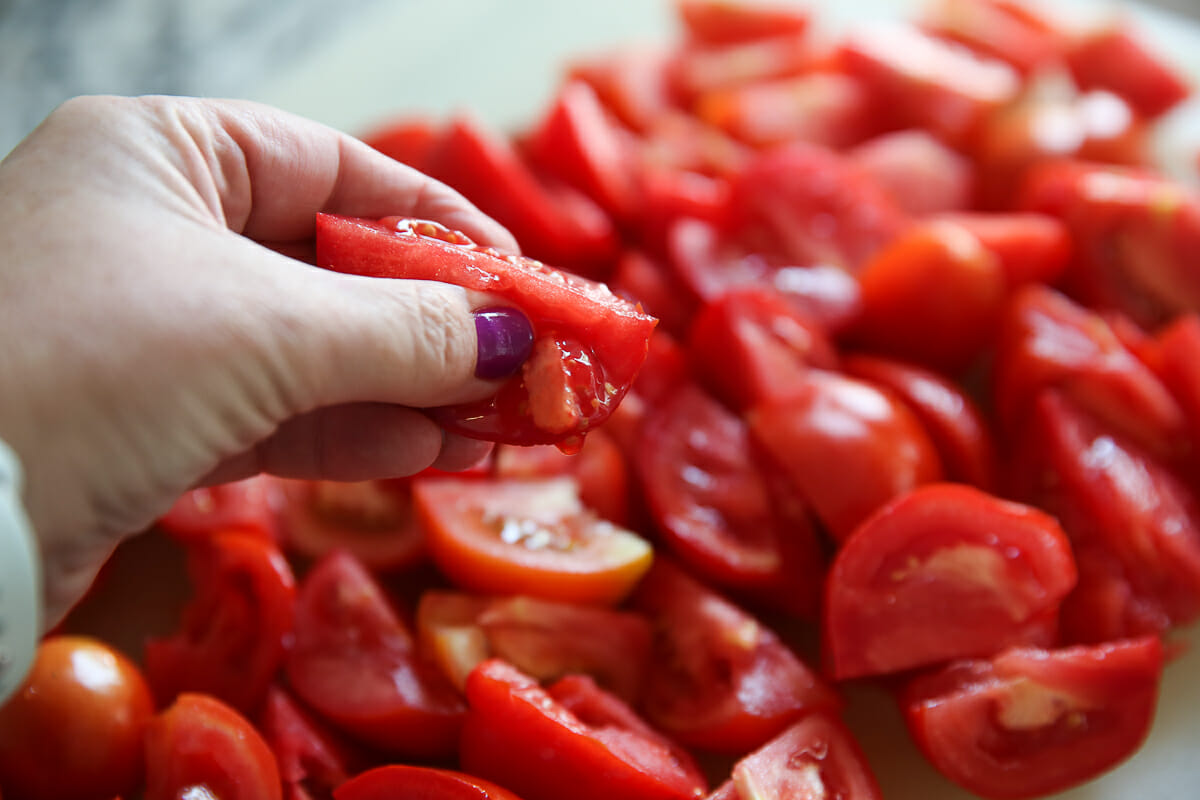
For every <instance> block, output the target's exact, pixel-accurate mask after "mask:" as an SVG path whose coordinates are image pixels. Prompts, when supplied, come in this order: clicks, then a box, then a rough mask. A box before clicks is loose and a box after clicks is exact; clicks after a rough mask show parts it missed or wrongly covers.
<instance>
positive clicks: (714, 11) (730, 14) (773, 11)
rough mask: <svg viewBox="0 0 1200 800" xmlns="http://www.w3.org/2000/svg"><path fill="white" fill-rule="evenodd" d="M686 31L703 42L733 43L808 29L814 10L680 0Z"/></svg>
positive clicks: (719, 0) (678, 9)
mask: <svg viewBox="0 0 1200 800" xmlns="http://www.w3.org/2000/svg"><path fill="white" fill-rule="evenodd" d="M676 13H677V14H678V16H679V20H680V22H682V23H683V26H684V31H685V33H686V34H687V36H688V37H689V38H691V39H692V40H693V41H696V42H701V43H703V44H730V43H733V42H744V41H747V40H753V39H764V38H768V37H771V36H781V35H785V34H795V35H799V34H802V33H804V32H805V31H807V30H808V26H809V21H810V18H811V16H812V15H811V12H810V11H809V10H808V9H807V8H800V7H797V6H790V5H784V4H782V3H769V2H762V0H758V2H749V3H748V2H731V1H730V0H677V2H676Z"/></svg>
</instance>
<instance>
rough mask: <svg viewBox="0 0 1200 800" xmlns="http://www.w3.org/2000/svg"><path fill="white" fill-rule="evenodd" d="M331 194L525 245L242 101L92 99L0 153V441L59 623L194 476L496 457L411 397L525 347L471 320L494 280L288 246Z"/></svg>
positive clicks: (442, 388)
mask: <svg viewBox="0 0 1200 800" xmlns="http://www.w3.org/2000/svg"><path fill="white" fill-rule="evenodd" d="M318 211H329V212H334V213H342V214H350V215H358V216H374V217H382V216H386V215H391V214H397V215H404V216H414V217H422V218H427V219H433V220H437V221H439V222H442V223H443V224H445V225H447V226H448V227H451V228H456V229H459V230H462V231H464V232H465V233H467V234H468V235H469V236H471V237H472V238H474V239H476V240H477V241H479V242H480V243H482V244H488V245H492V246H495V247H498V248H501V249H508V250H515V249H516V243H515V242H514V241H513V239H512V237H511V236H510V235H509V234H508V232H507V231H505V230H504V229H503V228H501V227H500V226H499V225H497V224H496V223H495V222H493V221H492V220H490V219H489V218H487V217H486V216H484V215H483V214H482V213H481V212H479V211H478V210H477V209H475V208H474V207H472V206H471V205H470V204H469V203H467V201H465V200H464V199H463V198H462V197H461V196H459V195H458V194H456V193H455V192H453V191H452V190H450V189H448V188H447V187H445V186H443V185H441V184H439V183H437V182H435V181H433V180H431V179H430V178H427V177H425V176H423V175H421V174H419V173H417V172H415V171H414V170H411V169H409V168H407V167H405V166H403V165H401V164H398V163H396V162H394V161H392V160H391V159H388V158H386V157H385V156H382V155H380V154H379V153H376V152H375V151H373V150H371V149H370V148H368V147H367V146H366V145H364V144H362V143H360V142H357V141H355V140H353V139H351V138H349V137H347V136H344V135H341V134H338V133H337V132H335V131H333V130H331V129H328V128H325V127H322V126H319V125H317V124H315V123H313V122H309V121H306V120H303V119H299V118H296V117H292V116H289V115H286V114H284V113H282V112H278V111H275V110H272V109H270V108H266V107H263V106H258V105H253V104H248V103H235V102H219V101H205V100H193V99H178V98H165V97H150V98H139V99H127V98H79V99H76V100H72V101H70V102H68V103H66V104H65V105H64V106H62V107H61V108H60V109H59V110H57V111H55V112H54V113H53V114H52V115H51V116H50V117H49V118H48V119H47V120H46V121H45V122H44V123H43V124H42V125H41V126H40V127H39V128H38V129H37V130H36V131H35V132H34V133H33V134H31V135H30V137H29V138H28V139H26V141H25V142H23V143H22V144H21V145H20V146H18V147H17V148H16V149H15V150H14V151H13V152H12V153H11V154H10V156H9V157H8V158H7V159H5V160H4V162H3V163H0V253H3V254H4V255H3V260H2V261H0V341H2V342H3V345H2V346H0V439H4V440H6V441H7V442H8V443H9V444H10V445H11V446H12V447H13V448H14V449H15V450H16V452H17V453H18V455H19V456H20V457H21V460H22V463H23V465H24V468H25V478H26V484H25V503H26V507H27V511H28V513H29V516H30V519H31V521H32V523H33V526H34V529H35V531H36V534H37V537H38V540H39V545H40V548H41V552H42V561H43V568H44V580H45V584H44V585H45V587H46V603H47V608H46V618H47V620H48V621H49V622H54V621H55V620H57V619H58V618H59V617H60V616H61V615H62V614H63V613H64V612H65V611H66V610H67V609H68V608H69V606H70V604H72V603H73V602H75V601H76V600H77V599H78V598H79V597H80V596H81V595H82V593H83V592H84V591H85V590H86V588H87V586H88V585H90V583H91V581H92V579H93V578H94V576H95V572H96V570H97V569H98V568H99V566H100V565H101V564H102V563H103V560H104V558H106V557H107V555H108V554H109V552H110V551H111V550H112V548H113V547H114V546H115V545H116V543H117V542H118V541H119V539H120V537H121V536H123V535H125V534H128V533H130V532H133V531H137V530H139V529H141V528H144V527H145V526H146V525H148V524H149V523H150V522H152V521H153V520H154V519H155V518H156V517H157V516H158V515H159V514H161V513H162V512H163V511H165V510H166V509H167V508H168V507H169V505H170V504H171V502H172V501H173V500H174V498H175V497H177V496H178V495H179V494H180V493H181V492H182V491H184V490H185V489H187V488H189V487H192V486H194V485H197V484H201V483H213V482H218V481H223V480H232V479H236V478H240V477H246V476H249V475H251V474H255V473H257V472H260V471H266V472H271V473H274V474H278V475H283V476H290V477H300V478H326V479H333V480H360V479H367V478H372V477H384V476H398V475H405V474H411V473H413V472H416V471H418V470H420V469H422V468H424V467H426V466H429V465H431V464H435V465H437V466H439V467H442V468H447V469H456V468H462V467H465V466H468V465H470V464H471V463H474V462H475V461H477V460H478V459H479V458H481V457H482V456H483V455H485V454H486V452H487V447H488V446H487V445H486V444H483V443H480V442H475V441H472V440H467V439H463V438H460V437H457V436H453V435H450V434H447V433H445V432H444V431H442V430H441V429H440V428H438V427H437V426H436V425H434V424H433V423H432V422H431V421H430V420H429V419H428V418H427V417H426V416H425V415H423V414H422V413H421V412H420V411H418V410H415V409H418V408H421V407H429V406H437V405H444V404H449V403H455V402H461V401H465V400H471V399H477V398H480V397H485V396H487V395H488V394H490V393H491V392H493V391H495V389H496V387H497V384H496V383H495V382H493V381H490V380H483V379H481V378H479V377H476V365H477V361H478V362H479V364H480V366H481V367H483V366H484V365H485V364H486V365H487V366H490V367H492V368H493V369H492V370H491V372H489V371H488V370H484V369H481V372H480V374H487V375H494V373H495V372H496V370H495V369H494V368H495V367H496V365H497V364H499V365H500V367H501V369H500V370H499V371H500V372H505V371H511V370H513V369H515V368H516V367H517V366H518V365H519V363H520V359H521V358H523V355H522V354H521V353H513V352H509V351H504V350H503V348H502V344H503V341H502V340H503V336H500V337H498V338H497V336H495V335H489V332H492V333H499V334H504V333H506V330H504V329H503V325H502V326H501V328H502V329H501V330H499V331H495V329H494V326H492V327H489V325H488V324H486V323H485V324H481V325H480V327H479V333H478V334H477V328H476V320H475V316H474V315H473V313H472V312H473V311H474V310H476V309H479V308H480V307H482V306H484V305H487V303H488V299H487V298H486V297H483V296H478V295H470V294H468V293H467V292H465V291H463V290H462V289H459V288H457V287H452V286H448V285H444V284H439V283H431V282H420V281H388V280H379V279H371V278H361V277H354V276H346V275H340V274H337V273H333V272H329V271H325V270H321V269H317V268H316V267H313V266H310V265H309V264H306V263H304V262H303V261H301V260H297V258H294V257H303V256H304V255H305V254H306V253H311V239H312V236H313V224H314V215H315V213H316V212H318ZM515 319H516V324H517V326H518V327H520V325H521V324H526V325H527V323H525V322H524V318H523V317H521V316H520V315H519V314H516V315H515ZM502 322H503V319H502ZM497 348H500V350H499V351H498V350H497Z"/></svg>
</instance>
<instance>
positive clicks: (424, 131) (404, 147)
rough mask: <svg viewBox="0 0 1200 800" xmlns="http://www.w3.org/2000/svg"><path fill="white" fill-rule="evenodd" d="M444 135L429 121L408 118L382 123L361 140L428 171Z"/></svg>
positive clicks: (386, 154)
mask: <svg viewBox="0 0 1200 800" xmlns="http://www.w3.org/2000/svg"><path fill="white" fill-rule="evenodd" d="M441 134H442V132H441V131H440V130H439V129H438V126H437V125H435V124H434V123H432V122H430V121H429V120H427V119H420V118H418V117H405V118H403V119H396V120H391V121H389V122H386V123H384V124H381V125H379V126H378V127H376V128H375V129H373V130H370V131H368V132H367V133H366V134H365V135H363V136H362V137H361V138H362V140H363V141H364V142H366V143H367V144H369V145H371V147H374V148H375V149H376V150H378V151H379V152H381V153H383V154H384V155H385V156H389V157H391V158H394V159H396V160H397V161H399V162H401V163H402V164H408V165H409V166H410V167H412V168H413V169H416V170H420V171H421V172H425V171H427V170H428V169H429V161H430V157H431V156H432V155H433V151H434V148H435V147H437V143H438V140H439V139H440V138H441Z"/></svg>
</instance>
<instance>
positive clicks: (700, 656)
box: [633, 558, 841, 755]
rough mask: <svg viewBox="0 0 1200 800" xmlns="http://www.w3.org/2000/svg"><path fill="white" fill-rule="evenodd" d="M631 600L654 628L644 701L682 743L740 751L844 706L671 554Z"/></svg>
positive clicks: (796, 659) (767, 632) (791, 655)
mask: <svg viewBox="0 0 1200 800" xmlns="http://www.w3.org/2000/svg"><path fill="white" fill-rule="evenodd" d="M633 603H634V606H635V607H636V608H638V609H639V610H641V611H642V612H643V613H645V614H646V615H647V616H648V617H650V619H651V620H652V621H653V624H654V630H655V640H654V658H653V660H652V661H651V662H650V671H649V674H648V678H647V682H646V690H645V693H644V695H643V698H642V702H641V706H640V707H641V708H642V709H643V711H644V712H645V714H646V716H647V717H648V718H649V719H650V720H651V721H652V722H653V723H654V724H655V725H656V726H658V727H659V728H660V729H661V730H663V731H665V732H666V733H668V734H669V735H671V736H672V737H674V738H675V739H677V740H678V741H680V742H682V743H683V744H686V745H688V746H691V747H698V748H701V749H703V750H708V751H711V752H719V753H729V754H734V755H737V754H741V753H745V752H748V751H750V750H753V749H754V748H756V747H759V746H761V745H763V744H764V743H766V742H767V740H769V739H770V738H772V737H773V736H775V735H776V734H778V733H780V732H781V731H783V729H784V728H786V727H787V726H788V725H790V724H791V723H792V722H794V721H795V720H796V719H798V718H799V717H800V716H801V715H803V714H806V713H809V712H812V711H818V710H824V711H837V710H838V709H839V707H840V705H841V701H840V699H839V697H838V695H837V694H836V693H835V692H834V691H833V690H832V689H831V688H830V687H829V686H827V685H826V684H825V682H824V681H822V680H821V679H820V677H818V676H817V675H816V674H815V673H814V672H813V671H812V670H810V669H809V668H808V666H806V665H805V664H804V662H803V661H801V660H800V658H799V657H798V656H797V655H796V654H795V653H793V652H792V651H791V650H790V649H789V648H788V646H787V645H786V644H785V643H784V642H783V641H782V640H781V639H780V638H779V637H778V636H777V635H776V634H775V633H774V632H773V631H772V630H771V629H770V628H769V627H767V626H766V625H764V624H763V623H761V622H759V621H758V620H757V619H755V617H753V616H751V615H750V614H749V613H747V612H745V611H743V610H742V609H740V608H738V607H737V606H736V605H734V604H733V603H730V602H729V601H728V600H726V599H724V598H723V597H721V596H720V595H719V594H717V593H716V592H714V591H712V590H711V589H708V588H707V587H705V586H704V585H703V584H702V583H700V582H699V581H697V580H695V579H694V578H692V577H690V576H688V575H687V574H686V573H685V572H683V570H681V569H680V568H679V567H677V566H675V565H673V564H671V563H670V562H668V561H666V560H665V559H662V558H660V559H658V560H657V561H656V562H655V564H654V567H653V568H652V569H651V570H650V573H649V574H648V575H647V576H646V579H645V580H644V581H642V583H641V585H640V586H639V587H638V591H637V594H636V595H635V596H634V600H633Z"/></svg>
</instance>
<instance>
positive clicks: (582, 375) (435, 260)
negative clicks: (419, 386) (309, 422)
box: [317, 214, 656, 446]
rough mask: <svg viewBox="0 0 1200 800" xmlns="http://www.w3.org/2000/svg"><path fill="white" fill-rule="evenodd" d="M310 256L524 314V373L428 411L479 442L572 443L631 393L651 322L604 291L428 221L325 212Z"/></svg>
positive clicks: (334, 266) (349, 269)
mask: <svg viewBox="0 0 1200 800" xmlns="http://www.w3.org/2000/svg"><path fill="white" fill-rule="evenodd" d="M317 259H318V263H319V264H320V265H322V266H325V267H329V268H332V269H336V270H338V271H341V272H352V273H355V274H361V275H371V276H375V277H387V278H411V279H418V280H437V281H445V282H447V283H454V284H457V285H459V286H463V287H464V288H467V289H473V290H476V291H481V292H488V293H490V294H491V295H493V296H495V297H497V298H500V299H502V300H505V301H508V302H511V303H513V304H514V305H516V306H518V307H519V308H520V309H521V310H522V311H523V312H525V314H526V315H527V316H528V317H529V318H530V321H531V322H532V324H533V332H534V348H533V354H532V356H531V357H530V360H529V361H528V362H526V364H525V366H524V369H523V370H522V372H521V373H520V374H518V375H515V376H513V377H512V378H510V379H508V381H507V382H505V383H504V384H503V385H502V386H501V388H500V390H499V391H498V392H497V394H496V395H495V396H494V397H492V398H489V399H487V400H481V401H478V402H474V403H465V404H462V405H458V406H450V407H446V408H443V409H437V410H435V411H434V412H433V413H434V415H435V417H436V418H437V419H438V420H439V421H440V422H441V423H442V424H444V425H446V426H447V427H449V428H450V429H452V430H454V431H457V432H459V433H462V434H464V435H467V436H473V437H476V438H486V439H490V440H492V441H501V442H509V443H512V444H560V443H572V442H573V443H574V444H575V446H578V444H579V441H580V437H582V436H583V435H585V434H586V433H587V431H588V430H590V429H591V428H593V427H595V426H596V425H599V424H600V423H601V422H603V421H604V420H605V419H607V418H608V415H609V414H611V413H612V409H613V408H614V407H615V406H616V405H617V403H619V402H620V400H621V398H622V397H623V396H624V395H625V392H626V391H627V390H628V389H629V384H630V383H632V382H633V379H634V376H636V375H637V371H638V369H639V368H640V367H641V365H642V361H643V360H645V358H646V348H647V341H648V340H649V338H650V334H651V332H652V331H653V330H654V326H655V323H656V320H655V319H654V318H653V317H650V316H647V315H646V314H644V313H642V312H641V310H640V309H638V308H637V307H635V306H634V305H633V304H631V303H629V302H627V301H625V300H622V299H620V298H619V297H617V296H616V295H614V294H613V293H612V292H611V291H609V289H608V287H606V286H604V285H603V284H598V283H593V282H592V281H588V280H586V279H584V278H580V277H577V276H573V275H569V274H566V273H562V272H558V271H555V270H553V269H550V268H548V267H546V266H545V265H544V264H540V263H538V262H535V261H532V260H530V259H527V258H522V257H520V256H511V255H508V256H506V255H502V254H500V253H498V252H496V251H494V250H490V249H487V248H480V247H478V246H476V245H475V244H473V243H472V242H471V241H470V240H469V239H467V238H466V237H465V236H463V235H462V234H460V233H456V232H453V231H448V230H446V229H445V228H443V227H442V226H440V225H437V224H436V223H431V222H420V221H414V220H400V219H396V218H388V219H385V220H382V221H379V222H372V221H369V220H361V219H352V218H349V217H338V216H331V215H327V214H322V215H319V216H318V217H317Z"/></svg>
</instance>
